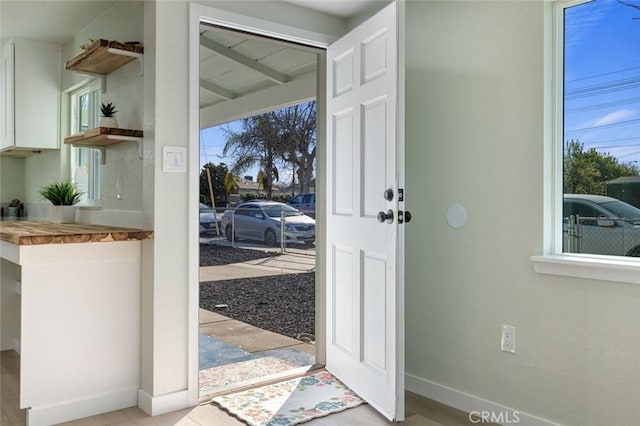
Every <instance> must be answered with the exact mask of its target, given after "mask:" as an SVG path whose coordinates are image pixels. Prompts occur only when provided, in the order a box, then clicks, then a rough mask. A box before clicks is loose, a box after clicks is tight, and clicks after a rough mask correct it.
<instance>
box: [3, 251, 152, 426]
mask: <svg viewBox="0 0 640 426" xmlns="http://www.w3.org/2000/svg"><path fill="white" fill-rule="evenodd" d="M6 244H7V243H4V242H2V245H3V246H4V245H6ZM9 245H11V244H9ZM17 247H18V253H17V259H15V260H17V263H18V264H19V265H20V276H21V293H22V294H21V296H17V294H16V293H15V292H13V294H14V295H16V296H17V297H19V298H20V305H21V309H20V315H19V322H20V336H19V337H20V346H21V356H20V408H26V409H27V410H28V411H27V412H28V424H29V425H50V424H54V423H59V422H64V421H69V420H73V419H77V418H81V417H87V416H92V415H95V414H100V413H104V412H108V411H113V410H117V409H121V408H127V407H132V406H136V405H137V404H138V389H139V388H140V374H141V373H140V356H141V355H140V297H141V296H140V277H141V266H140V265H141V251H142V243H141V241H120V242H99V243H79V244H48V245H32V246H30V245H21V246H17ZM3 248H7V247H6V246H5V247H3ZM0 251H1V252H3V253H7V254H8V253H12V254H14V255H15V254H16V253H15V252H12V251H10V250H0ZM5 263H6V260H3V265H4V264H5ZM14 266H15V265H14ZM5 284H6V283H4V282H3V285H2V287H3V288H6V287H7V286H6V285H5ZM9 287H11V290H12V291H13V286H12V285H10V286H9ZM5 294H7V293H6V292H3V294H2V296H3V297H4V296H5ZM4 302H5V300H3V303H2V305H3V306H6V305H5V303H4ZM4 327H5V325H4V324H3V329H4ZM13 337H16V336H13Z"/></svg>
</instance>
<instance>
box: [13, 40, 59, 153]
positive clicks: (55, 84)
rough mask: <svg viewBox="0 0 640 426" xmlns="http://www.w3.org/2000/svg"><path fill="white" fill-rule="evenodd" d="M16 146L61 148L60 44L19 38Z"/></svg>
mask: <svg viewBox="0 0 640 426" xmlns="http://www.w3.org/2000/svg"><path fill="white" fill-rule="evenodd" d="M14 58H15V64H14V126H15V141H14V143H15V147H16V148H28V149H57V148H59V140H60V130H59V122H60V115H59V111H60V75H61V68H62V65H61V53H60V48H59V47H58V46H50V45H45V44H40V43H32V42H28V41H18V40H16V42H15V52H14Z"/></svg>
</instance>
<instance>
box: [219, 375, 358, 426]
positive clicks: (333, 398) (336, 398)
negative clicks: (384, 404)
mask: <svg viewBox="0 0 640 426" xmlns="http://www.w3.org/2000/svg"><path fill="white" fill-rule="evenodd" d="M212 402H214V403H215V404H217V405H219V406H220V407H222V408H223V409H225V410H227V411H228V412H229V413H231V414H233V415H234V416H236V417H238V418H239V419H240V420H243V421H245V422H246V423H247V424H249V425H250V426H275V425H278V426H290V425H296V424H299V423H303V422H307V421H309V420H311V419H314V418H317V417H323V416H327V415H329V414H332V413H337V412H338V411H343V410H346V409H347V408H353V407H356V406H358V405H360V404H362V403H363V402H364V400H363V399H362V398H360V397H359V396H358V395H356V394H355V392H353V391H352V390H351V389H349V388H348V387H346V386H345V385H344V384H343V383H342V382H341V381H340V380H338V379H337V378H336V377H335V376H333V375H332V374H331V373H329V372H327V371H321V372H319V373H315V374H312V375H310V376H305V377H299V378H296V379H292V380H287V381H286V382H281V383H274V384H272V385H267V386H262V387H259V388H256V389H250V390H247V391H244V392H238V393H234V394H230V395H225V396H218V397H215V398H213V399H212Z"/></svg>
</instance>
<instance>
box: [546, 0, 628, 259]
mask: <svg viewBox="0 0 640 426" xmlns="http://www.w3.org/2000/svg"><path fill="white" fill-rule="evenodd" d="M557 7H558V18H559V21H560V22H559V24H560V25H559V26H558V27H559V30H560V31H561V34H560V36H559V37H558V40H559V41H560V42H561V44H560V43H559V46H557V49H558V52H559V54H558V57H559V58H558V59H559V61H558V62H559V65H560V66H559V67H558V74H559V75H558V82H559V83H560V86H561V88H562V89H561V91H559V95H560V96H561V99H558V102H557V103H558V105H560V108H559V111H558V114H557V116H558V117H559V118H561V120H558V121H559V122H558V125H559V126H558V127H559V129H557V136H556V137H557V138H558V139H560V140H561V141H562V147H561V151H562V161H561V164H562V174H561V176H562V184H561V186H562V197H563V203H562V204H563V205H564V208H563V211H562V233H563V236H562V245H561V250H557V251H558V252H562V253H580V254H588V255H613V256H630V257H638V256H640V227H639V226H637V224H638V223H640V202H639V201H638V200H639V197H638V196H637V195H638V194H640V167H639V165H640V163H639V162H640V49H638V40H640V21H638V18H640V10H638V9H637V8H635V7H630V5H629V4H626V2H613V1H607V0H594V1H589V2H584V1H583V2H576V1H573V2H565V3H560V4H559V5H558V6H557ZM560 53H562V56H561V57H560ZM556 143H557V142H556ZM620 183H624V184H625V188H624V190H620V189H619V188H620ZM621 211H624V215H621V214H620V212H621ZM559 222H560V221H558V223H559Z"/></svg>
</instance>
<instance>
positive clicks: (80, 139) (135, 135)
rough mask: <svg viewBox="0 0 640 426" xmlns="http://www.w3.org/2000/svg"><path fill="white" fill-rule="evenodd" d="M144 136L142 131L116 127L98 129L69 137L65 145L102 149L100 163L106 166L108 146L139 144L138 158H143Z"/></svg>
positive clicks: (65, 140)
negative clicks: (126, 143) (127, 143)
mask: <svg viewBox="0 0 640 426" xmlns="http://www.w3.org/2000/svg"><path fill="white" fill-rule="evenodd" d="M143 135H144V133H143V131H142V130H134V129H119V128H115V127H96V128H95V129H89V130H87V131H85V132H83V133H78V134H76V135H71V136H67V137H66V138H64V143H65V144H70V145H73V146H76V147H84V148H96V149H100V152H101V154H102V155H101V160H100V162H101V163H102V164H105V162H106V151H105V149H106V148H107V147H108V146H111V145H115V144H119V143H123V142H137V143H138V156H139V157H140V158H142V137H143Z"/></svg>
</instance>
